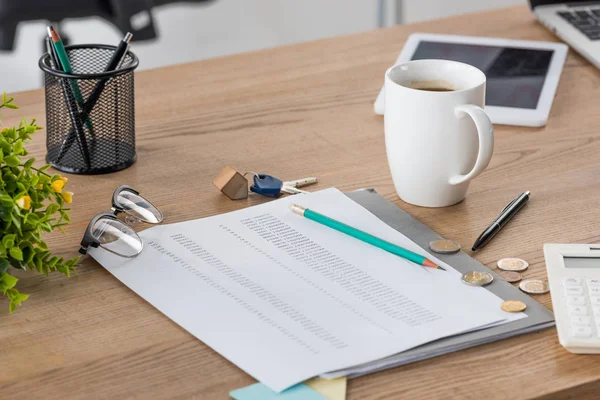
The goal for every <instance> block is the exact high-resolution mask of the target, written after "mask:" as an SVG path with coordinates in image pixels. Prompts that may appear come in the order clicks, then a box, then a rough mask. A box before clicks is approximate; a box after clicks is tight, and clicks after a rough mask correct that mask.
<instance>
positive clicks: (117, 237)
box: [92, 218, 143, 257]
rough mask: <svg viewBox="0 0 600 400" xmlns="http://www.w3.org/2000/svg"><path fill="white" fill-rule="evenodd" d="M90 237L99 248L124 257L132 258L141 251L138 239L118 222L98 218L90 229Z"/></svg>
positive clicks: (125, 226)
mask: <svg viewBox="0 0 600 400" xmlns="http://www.w3.org/2000/svg"><path fill="white" fill-rule="evenodd" d="M92 235H93V236H94V237H95V238H96V239H97V240H98V242H99V244H100V246H101V247H103V248H105V249H106V250H108V251H110V252H113V253H115V254H119V255H122V256H124V257H134V256H136V255H138V254H140V253H141V251H142V247H143V244H142V240H141V239H140V237H139V236H138V235H137V233H135V231H134V230H133V229H131V228H130V227H129V226H127V225H125V224H124V223H122V222H121V221H119V220H115V219H111V218H100V219H99V220H98V221H96V223H95V224H94V226H93V227H92Z"/></svg>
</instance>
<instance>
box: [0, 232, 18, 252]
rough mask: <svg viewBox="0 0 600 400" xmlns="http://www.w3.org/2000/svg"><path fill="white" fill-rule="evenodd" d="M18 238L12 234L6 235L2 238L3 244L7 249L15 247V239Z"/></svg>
mask: <svg viewBox="0 0 600 400" xmlns="http://www.w3.org/2000/svg"><path fill="white" fill-rule="evenodd" d="M16 238H17V235H15V234H14V233H11V234H8V235H4V237H3V238H2V244H3V245H4V247H5V248H7V249H8V248H9V247H13V246H14V245H15V239H16Z"/></svg>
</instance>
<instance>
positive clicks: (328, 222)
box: [290, 204, 445, 271]
mask: <svg viewBox="0 0 600 400" xmlns="http://www.w3.org/2000/svg"><path fill="white" fill-rule="evenodd" d="M290 210H292V211H293V212H294V213H296V214H298V215H301V216H303V217H304V218H308V219H310V220H313V221H315V222H318V223H320V224H322V225H325V226H327V227H329V228H331V229H335V230H336V231H339V232H342V233H345V234H346V235H348V236H352V237H353V238H356V239H358V240H361V241H363V242H365V243H369V244H371V245H373V246H375V247H379V248H380V249H382V250H385V251H387V252H389V253H392V254H395V255H397V256H400V257H402V258H405V259H407V260H409V261H412V262H414V263H416V264H419V265H422V266H424V267H429V268H434V269H441V270H442V271H445V269H444V268H442V267H440V266H439V265H436V264H435V263H434V262H433V261H431V260H429V259H427V258H425V257H423V256H422V255H419V254H417V253H413V252H412V251H410V250H406V249H405V248H402V247H400V246H397V245H395V244H393V243H390V242H387V241H385V240H383V239H380V238H378V237H376V236H373V235H371V234H369V233H367V232H363V231H361V230H360V229H356V228H353V227H351V226H349V225H346V224H344V223H342V222H340V221H336V220H334V219H332V218H329V217H327V216H325V215H323V214H319V213H318V212H315V211H312V210H310V209H308V208H305V207H302V206H299V205H298V204H290Z"/></svg>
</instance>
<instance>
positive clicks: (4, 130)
mask: <svg viewBox="0 0 600 400" xmlns="http://www.w3.org/2000/svg"><path fill="white" fill-rule="evenodd" d="M6 132H8V128H4V129H2V130H1V131H0V133H2V134H5V133H6Z"/></svg>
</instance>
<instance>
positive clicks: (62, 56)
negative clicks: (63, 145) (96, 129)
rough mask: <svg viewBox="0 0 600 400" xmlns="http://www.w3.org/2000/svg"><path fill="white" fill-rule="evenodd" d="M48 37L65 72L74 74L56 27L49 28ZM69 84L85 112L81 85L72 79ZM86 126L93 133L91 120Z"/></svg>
mask: <svg viewBox="0 0 600 400" xmlns="http://www.w3.org/2000/svg"><path fill="white" fill-rule="evenodd" d="M48 35H50V38H51V39H52V43H54V48H55V49H56V55H57V56H58V60H59V61H60V64H61V65H62V69H63V71H64V72H66V73H67V74H72V73H73V67H71V62H70V61H69V56H68V55H67V50H65V46H64V45H63V42H62V40H61V39H60V36H59V35H58V32H56V30H55V29H54V27H52V25H50V26H48ZM69 82H70V83H71V89H73V95H74V96H75V100H77V103H78V104H79V106H80V107H81V109H82V110H83V105H84V103H85V100H84V98H83V95H82V94H81V90H79V85H77V82H76V81H75V80H73V79H70V80H69ZM85 126H87V128H88V129H89V130H90V131H92V129H93V126H92V121H91V120H90V119H89V118H87V119H86V120H85Z"/></svg>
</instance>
